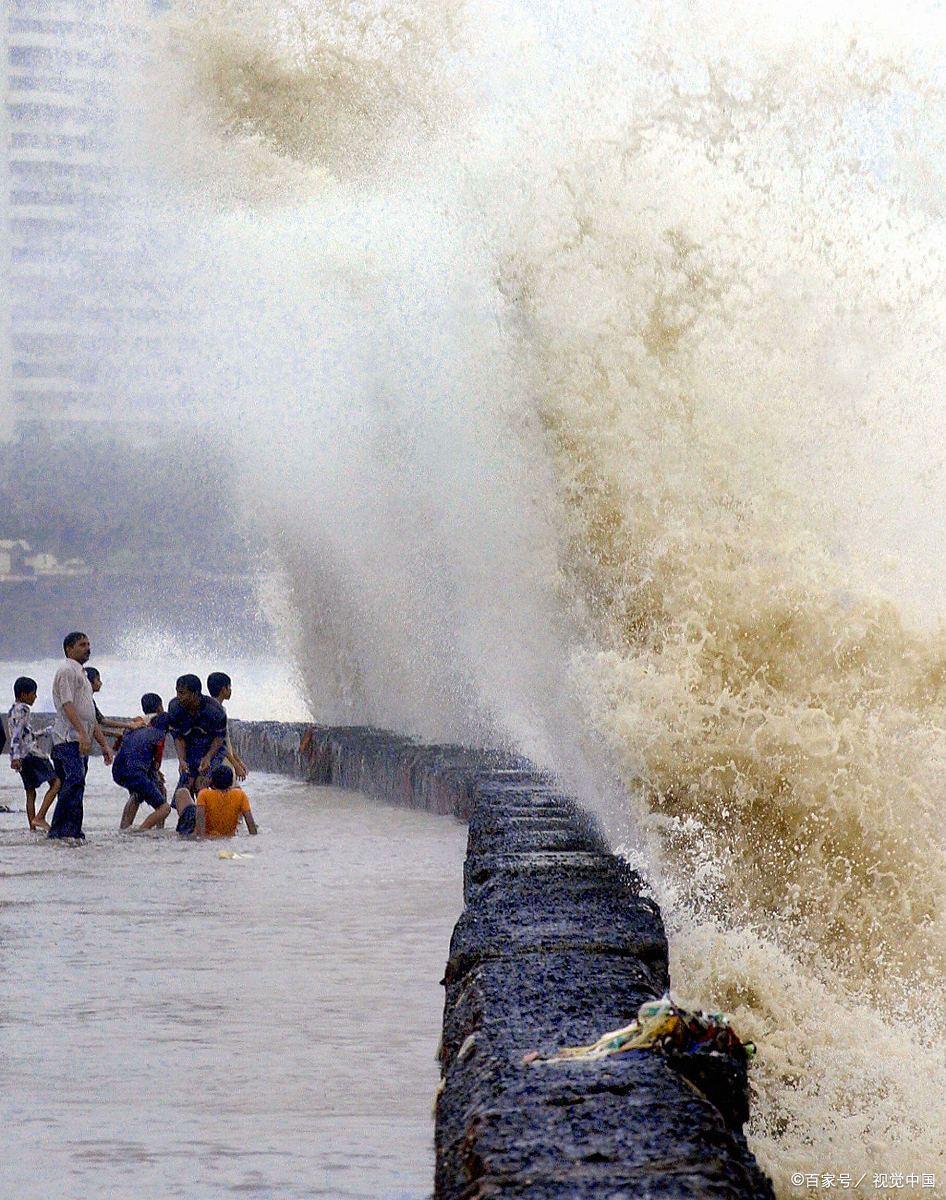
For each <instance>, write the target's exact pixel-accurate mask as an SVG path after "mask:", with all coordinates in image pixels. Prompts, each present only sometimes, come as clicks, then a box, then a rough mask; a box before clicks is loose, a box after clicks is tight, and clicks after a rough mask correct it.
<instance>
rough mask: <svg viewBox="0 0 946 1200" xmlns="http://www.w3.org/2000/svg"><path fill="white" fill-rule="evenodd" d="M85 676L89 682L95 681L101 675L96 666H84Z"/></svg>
mask: <svg viewBox="0 0 946 1200" xmlns="http://www.w3.org/2000/svg"><path fill="white" fill-rule="evenodd" d="M85 677H86V679H87V680H88V681H89V683H95V681H96V679H101V678H102V675H101V672H100V671H99V669H98V667H86V668H85Z"/></svg>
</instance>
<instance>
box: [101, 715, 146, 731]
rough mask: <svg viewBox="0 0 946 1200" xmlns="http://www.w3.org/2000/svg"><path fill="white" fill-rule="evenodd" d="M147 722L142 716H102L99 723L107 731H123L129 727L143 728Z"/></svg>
mask: <svg viewBox="0 0 946 1200" xmlns="http://www.w3.org/2000/svg"><path fill="white" fill-rule="evenodd" d="M147 724H148V722H147V721H146V720H145V718H144V717H130V718H129V719H128V720H122V719H120V718H118V717H102V718H101V719H100V720H99V725H101V727H102V728H103V729H107V730H108V732H109V733H125V732H126V731H127V730H129V729H144V727H145V726H146V725H147Z"/></svg>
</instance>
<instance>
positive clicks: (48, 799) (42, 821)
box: [36, 775, 62, 833]
mask: <svg viewBox="0 0 946 1200" xmlns="http://www.w3.org/2000/svg"><path fill="white" fill-rule="evenodd" d="M61 786H62V780H61V779H60V778H59V776H58V775H56V776H55V778H54V779H53V780H52V782H51V783H50V785H49V787H48V789H47V791H46V795H45V796H44V797H43V803H42V804H41V805H40V806H39V812H38V813H37V814H36V828H37V829H45V830H46V831H47V833H48V832H49V825H48V824H47V821H46V814H47V813H48V812H49V810H50V808H51V807H52V803H53V801H54V800H55V799H56V797H57V796H58V795H59V789H60V787H61Z"/></svg>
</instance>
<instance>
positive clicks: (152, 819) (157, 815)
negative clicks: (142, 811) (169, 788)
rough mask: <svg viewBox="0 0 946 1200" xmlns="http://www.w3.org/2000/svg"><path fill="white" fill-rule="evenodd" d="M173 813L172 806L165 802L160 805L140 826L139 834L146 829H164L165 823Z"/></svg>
mask: <svg viewBox="0 0 946 1200" xmlns="http://www.w3.org/2000/svg"><path fill="white" fill-rule="evenodd" d="M170 812H171V806H170V804H168V802H167V801H166V800H165V802H164V803H163V804H161V805H159V806H158V807H157V808H156V809H155V810H154V812H152V813H148V815H147V816H146V817H145V819H144V820H143V821H142V822H141V824H140V825H139V826H138V831H139V833H143V832H144V831H145V830H146V829H163V828H164V822H165V821H166V820H167V819H168V816H169V815H170Z"/></svg>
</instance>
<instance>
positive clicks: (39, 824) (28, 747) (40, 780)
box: [9, 675, 59, 830]
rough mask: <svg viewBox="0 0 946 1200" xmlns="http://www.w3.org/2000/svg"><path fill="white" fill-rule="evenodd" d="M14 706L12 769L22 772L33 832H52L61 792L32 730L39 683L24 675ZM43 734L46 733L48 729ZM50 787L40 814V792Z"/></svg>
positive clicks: (50, 763) (11, 724) (27, 809)
mask: <svg viewBox="0 0 946 1200" xmlns="http://www.w3.org/2000/svg"><path fill="white" fill-rule="evenodd" d="M13 698H14V701H15V703H14V705H13V707H12V708H11V709H10V714H9V716H10V766H11V767H12V768H13V770H14V771H19V772H20V778H21V779H22V780H23V787H24V789H25V791H26V819H27V820H28V821H29V823H30V829H47V830H48V829H49V826H48V825H47V824H46V813H47V812H48V811H49V806H50V805H51V804H52V802H53V801H54V800H55V799H56V793H57V792H58V791H59V778H58V776H57V775H56V768H55V767H54V766H53V764H52V762H51V761H50V760H49V759H48V758H47V757H46V755H45V754H40V753H39V747H38V744H37V741H36V735H35V734H34V733H33V730H32V729H31V728H30V709H31V708H32V707H33V705H34V704H35V703H36V680H35V679H30V677H29V676H28V675H21V676H20V678H19V679H18V680H17V681H16V682H15V683H14V685H13ZM43 732H46V731H45V730H44V731H43ZM44 783H46V784H49V787H48V789H47V791H46V795H45V796H44V797H43V804H42V807H41V808H40V810H39V813H38V814H37V812H36V789H37V788H38V787H41V786H42V785H43V784H44Z"/></svg>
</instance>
